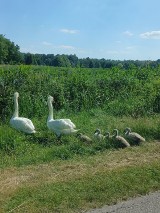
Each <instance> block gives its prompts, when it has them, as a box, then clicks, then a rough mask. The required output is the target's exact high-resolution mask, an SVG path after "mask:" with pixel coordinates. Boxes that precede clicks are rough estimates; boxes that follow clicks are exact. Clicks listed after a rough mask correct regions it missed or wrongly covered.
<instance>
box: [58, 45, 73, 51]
mask: <svg viewBox="0 0 160 213" xmlns="http://www.w3.org/2000/svg"><path fill="white" fill-rule="evenodd" d="M59 48H62V49H70V50H74V49H75V47H73V46H69V45H60V46H59Z"/></svg>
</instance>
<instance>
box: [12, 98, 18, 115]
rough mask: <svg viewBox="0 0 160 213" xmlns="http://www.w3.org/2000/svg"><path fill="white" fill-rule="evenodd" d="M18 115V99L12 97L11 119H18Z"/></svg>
mask: <svg viewBox="0 0 160 213" xmlns="http://www.w3.org/2000/svg"><path fill="white" fill-rule="evenodd" d="M18 116H19V113H18V97H14V113H13V116H12V117H13V118H14V117H18Z"/></svg>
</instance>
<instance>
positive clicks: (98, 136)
mask: <svg viewBox="0 0 160 213" xmlns="http://www.w3.org/2000/svg"><path fill="white" fill-rule="evenodd" d="M94 138H95V139H96V140H99V141H101V140H104V139H105V136H104V135H102V134H101V130H100V129H96V130H95V132H94Z"/></svg>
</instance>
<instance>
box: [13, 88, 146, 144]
mask: <svg viewBox="0 0 160 213" xmlns="http://www.w3.org/2000/svg"><path fill="white" fill-rule="evenodd" d="M18 98H19V93H18V92H15V93H14V113H13V116H12V118H11V119H10V124H11V126H12V127H13V128H15V129H17V130H19V131H22V132H24V133H28V134H32V133H36V130H35V127H34V125H33V123H32V121H31V120H30V119H28V118H24V117H19V108H18ZM52 102H54V99H53V97H52V96H48V100H47V103H48V109H49V114H48V119H47V127H48V129H49V130H51V131H52V132H54V133H55V134H56V136H57V138H58V140H60V138H61V136H62V135H70V134H73V133H77V132H78V131H79V130H78V129H76V125H75V124H74V123H73V122H72V121H71V120H70V119H54V118H53V105H52ZM114 133H115V134H114V135H112V136H111V135H110V134H109V132H107V133H106V134H105V135H103V134H101V131H100V130H99V129H96V131H95V132H94V138H96V139H98V140H99V141H100V140H104V139H106V138H107V139H113V138H114V139H115V140H117V141H119V142H121V143H122V144H123V145H124V146H125V147H129V146H130V144H129V143H128V141H127V140H126V139H125V138H124V137H122V136H119V135H118V130H117V129H114ZM125 136H126V137H128V138H129V139H131V140H133V141H135V142H137V143H139V142H142V141H145V139H144V138H143V137H142V136H140V135H139V134H138V133H135V132H131V129H130V128H126V129H125ZM77 138H79V139H80V140H81V141H84V142H87V143H90V142H92V139H90V138H89V137H88V136H86V135H83V134H82V133H78V134H77Z"/></svg>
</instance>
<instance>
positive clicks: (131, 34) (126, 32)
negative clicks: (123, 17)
mask: <svg viewBox="0 0 160 213" xmlns="http://www.w3.org/2000/svg"><path fill="white" fill-rule="evenodd" d="M123 34H124V35H127V36H133V33H131V32H130V31H128V30H126V31H125V32H123Z"/></svg>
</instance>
